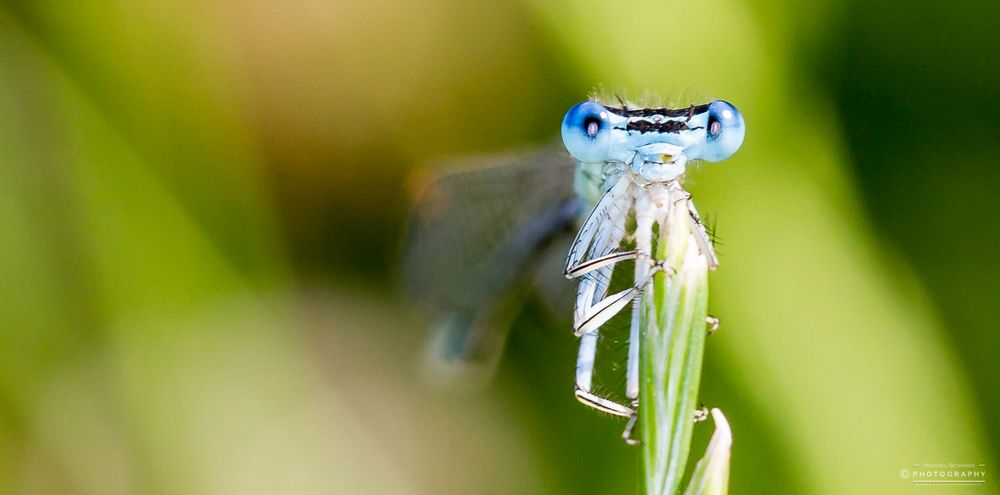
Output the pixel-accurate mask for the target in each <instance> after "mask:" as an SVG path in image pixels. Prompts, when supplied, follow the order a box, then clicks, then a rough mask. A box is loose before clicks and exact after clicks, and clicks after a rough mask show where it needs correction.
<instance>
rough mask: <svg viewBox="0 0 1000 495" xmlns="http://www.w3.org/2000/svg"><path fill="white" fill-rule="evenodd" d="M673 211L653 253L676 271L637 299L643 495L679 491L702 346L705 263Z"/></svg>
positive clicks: (681, 214) (659, 277) (682, 214)
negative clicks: (639, 340) (638, 301)
mask: <svg viewBox="0 0 1000 495" xmlns="http://www.w3.org/2000/svg"><path fill="white" fill-rule="evenodd" d="M674 210H675V211H674V212H673V213H672V214H671V215H670V217H671V220H670V221H669V222H667V228H661V229H660V230H661V234H660V236H659V237H658V238H657V240H656V244H655V246H654V253H653V254H654V257H655V258H656V259H657V260H664V261H666V262H667V263H666V265H667V266H669V267H672V268H673V270H672V271H669V273H666V272H660V273H657V274H656V275H655V276H654V278H653V283H652V290H647V291H646V292H645V293H644V295H643V298H642V301H641V303H640V304H641V305H642V307H641V313H640V325H641V328H642V338H641V344H640V345H641V348H640V384H641V387H640V397H639V404H640V411H639V422H640V423H639V424H640V428H641V430H642V433H641V437H642V454H641V455H642V465H643V469H644V477H645V491H644V493H646V494H647V495H667V494H674V493H679V490H680V486H681V481H682V477H683V476H684V470H685V466H686V465H687V459H688V454H689V451H690V448H691V434H692V432H693V429H694V421H693V418H694V412H695V408H696V407H697V400H698V387H699V383H700V381H701V365H702V357H703V354H704V350H705V335H706V328H705V317H706V315H707V307H708V266H707V263H706V261H705V258H704V257H703V256H702V255H701V254H700V252H699V251H698V246H697V244H696V242H695V241H694V240H693V238H692V235H691V232H690V229H689V227H688V221H687V218H686V215H687V211H686V209H685V208H683V207H681V206H677V207H675V208H674Z"/></svg>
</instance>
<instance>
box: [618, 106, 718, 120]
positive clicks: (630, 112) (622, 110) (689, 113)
mask: <svg viewBox="0 0 1000 495" xmlns="http://www.w3.org/2000/svg"><path fill="white" fill-rule="evenodd" d="M604 108H606V109H608V111H609V112H611V113H613V114H615V115H621V116H622V117H652V116H654V115H662V116H664V117H669V118H676V117H687V118H688V120H690V119H691V117H693V116H695V114H699V113H702V112H707V111H708V104H707V103H706V104H704V105H691V106H689V107H687V108H636V109H630V108H628V107H627V106H626V105H625V104H622V106H621V107H609V106H605V107H604Z"/></svg>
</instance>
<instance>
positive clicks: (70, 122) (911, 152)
mask: <svg viewBox="0 0 1000 495" xmlns="http://www.w3.org/2000/svg"><path fill="white" fill-rule="evenodd" d="M998 18H1000V4H998V3H996V2H985V1H973V0H958V1H950V2H944V1H941V0H930V1H928V2H921V3H919V4H914V3H911V2H903V1H900V0H876V2H875V3H872V2H861V1H859V0H849V1H847V2H831V1H827V0H812V1H806V2H789V1H777V0H760V1H757V2H750V3H742V2H737V1H734V0H707V1H701V2H664V1H656V2H654V1H651V0H640V1H637V2H630V3H629V4H628V5H621V4H616V3H611V2H597V1H594V0H581V1H570V0H553V1H544V2H543V1H539V0H526V1H524V2H519V3H507V2H499V3H496V4H493V3H485V2H483V3H474V2H460V1H457V0H445V1H438V2H432V1H429V0H415V1H412V2H401V1H383V2H360V3H354V2H350V3H347V2H336V1H334V2H321V1H318V0H296V1H292V2H277V1H273V0H264V1H260V2H249V3H248V2H233V1H214V2H213V1H209V2H193V1H188V0H180V1H174V2H165V1H159V0H151V1H146V2H139V1H128V0H120V1H109V0H95V1H92V2H78V3H72V2H57V1H53V0H39V1H32V2H27V1H6V2H2V3H0V273H2V274H3V275H2V277H0V280H2V282H0V493H59V494H64V493H81V494H115V493H163V494H167V493H171V494H172V493H184V494H192V493H205V494H219V493H240V494H247V493H345V494H354V493H392V494H397V493H428V494H430V493H433V494H438V493H496V494H507V493H519V494H529V493H574V494H581V493H635V492H637V491H638V489H639V485H640V483H641V476H642V473H641V470H640V467H639V463H638V449H635V448H629V447H627V446H625V445H624V444H623V443H622V442H621V440H620V439H619V434H620V431H621V429H622V427H623V424H622V423H620V422H618V421H617V420H615V419H612V418H609V417H607V416H602V415H599V414H595V413H594V412H593V411H591V410H589V409H587V408H585V407H583V406H581V405H579V404H578V403H576V402H575V401H574V400H573V395H572V383H573V381H572V375H573V366H574V355H575V345H576V341H575V339H574V338H573V337H572V334H571V332H570V330H569V326H568V317H569V313H567V314H566V315H560V316H559V317H557V318H553V317H552V316H551V315H549V314H547V312H546V310H545V308H544V307H543V305H542V304H540V303H538V302H536V301H531V302H529V304H528V305H527V306H526V307H525V308H524V309H523V310H522V311H521V313H520V314H519V315H518V317H517V318H516V323H515V327H514V329H513V331H512V333H511V341H510V343H509V344H508V346H507V353H506V355H505V357H504V360H503V362H502V363H501V365H500V372H499V377H498V379H497V381H496V382H495V383H494V384H493V385H491V386H490V387H489V388H488V389H487V390H486V391H485V392H484V393H482V394H478V395H471V396H452V395H448V394H442V393H439V392H435V391H434V390H432V389H429V388H427V387H425V386H424V385H423V384H422V383H420V381H419V379H418V373H417V372H416V371H415V370H416V359H417V358H416V355H417V354H418V351H419V349H420V346H421V342H422V339H423V336H424V323H423V322H422V321H421V320H420V318H418V317H417V314H416V313H415V312H414V311H412V310H411V308H409V306H408V304H407V301H405V300H402V298H400V297H399V295H398V294H397V292H396V291H395V266H396V263H397V261H396V259H397V254H398V249H399V246H400V243H401V242H402V241H401V239H402V235H403V231H404V225H405V221H406V220H405V217H406V208H407V201H408V196H407V194H408V189H409V186H410V184H408V177H410V176H411V175H412V173H413V172H414V171H415V170H416V169H418V168H420V167H424V166H426V164H427V163H432V160H433V159H435V158H439V157H443V156H450V155H456V154H464V153H478V152H487V151H503V150H507V149H511V148H514V147H518V146H531V145H535V144H540V143H545V142H548V141H549V140H551V139H554V138H555V136H556V135H557V134H558V125H559V122H560V119H561V118H562V114H563V112H564V111H565V110H566V109H568V108H569V107H570V106H571V105H572V104H573V103H576V102H578V101H580V100H582V99H583V98H585V95H586V94H587V93H588V92H589V91H591V90H592V89H594V88H596V87H602V88H605V89H607V90H611V91H620V92H622V93H623V94H641V93H643V92H647V91H649V92H652V93H655V94H660V95H662V96H664V97H665V98H666V99H668V100H669V99H672V98H674V99H678V97H677V96H676V95H678V94H685V95H694V96H688V97H687V98H697V99H704V98H723V99H726V100H728V101H731V102H733V103H734V104H735V105H736V106H738V107H739V108H740V110H741V111H742V112H743V114H744V116H745V117H746V120H747V126H748V130H747V138H746V142H745V144H744V148H743V149H742V150H741V151H740V152H739V153H738V154H737V155H735V156H734V157H733V158H732V159H730V160H728V161H727V162H725V163H724V164H719V165H711V164H706V165H703V166H697V167H692V168H691V169H690V170H689V174H688V176H689V180H688V183H687V184H686V187H687V188H688V189H689V190H690V191H691V192H692V193H693V195H694V198H695V202H696V204H697V205H698V208H699V210H700V211H701V212H702V213H703V214H707V215H705V216H707V217H709V218H711V219H714V220H715V221H716V223H717V226H718V235H719V237H720V238H721V245H720V249H719V250H720V259H721V266H720V268H719V270H717V271H716V272H713V273H712V274H710V276H709V285H710V286H711V288H712V292H711V299H710V303H709V312H710V313H712V314H714V315H718V316H719V317H720V318H721V320H722V327H721V329H720V331H719V332H717V333H716V334H714V335H713V336H712V337H711V338H710V339H707V341H706V344H705V357H704V367H705V369H704V375H703V377H702V383H701V396H700V397H699V400H700V401H702V402H704V403H705V404H706V405H708V406H709V407H718V408H720V409H721V410H723V411H724V412H725V414H726V418H728V420H729V422H730V423H731V425H732V431H733V450H732V457H731V460H730V464H729V466H730V467H729V470H730V480H729V488H730V489H731V490H730V491H731V493H831V494H841V493H910V492H911V491H913V490H915V488H914V486H913V484H912V483H911V482H909V481H908V480H904V479H901V477H900V470H901V469H903V468H907V467H909V466H912V465H913V464H915V463H923V462H934V463H981V464H985V465H986V469H987V470H988V472H989V475H988V478H987V479H988V481H987V483H986V484H985V486H983V487H979V488H982V489H984V490H987V491H989V492H993V493H997V485H996V482H995V481H994V479H995V472H992V470H993V469H995V468H996V466H998V464H997V460H998V459H1000V421H997V417H996V411H998V410H1000V389H998V387H997V383H996V377H997V376H1000V360H998V359H996V352H997V349H1000V332H997V323H996V322H998V321H1000V305H997V304H996V301H997V298H998V295H1000V258H997V257H995V256H992V255H993V253H994V251H995V250H996V249H995V248H996V247H997V246H1000V229H996V228H994V226H995V225H996V224H997V223H998V222H1000V201H997V193H996V191H998V190H1000V174H998V172H997V171H998V170H1000V168H998V166H1000V157H998V153H997V151H996V149H995V145H996V137H997V136H1000V123H998V120H997V119H996V115H998V112H1000V91H998V89H997V88H1000V62H998V58H997V57H996V56H995V54H994V53H993V52H994V51H995V49H994V48H993V47H995V46H996V44H997V42H998V41H1000V34H998V31H997V29H996V19H998ZM681 103H682V104H686V103H688V101H687V100H686V99H684V101H681ZM711 428H712V426H711V423H710V422H706V423H699V424H698V425H696V426H695V433H694V446H693V447H692V452H694V453H696V454H695V455H692V456H691V457H692V460H693V459H694V458H697V457H698V456H700V455H701V453H702V452H704V451H705V445H706V444H707V442H708V438H709V436H710V435H711ZM692 464H693V462H692ZM980 491H982V490H980Z"/></svg>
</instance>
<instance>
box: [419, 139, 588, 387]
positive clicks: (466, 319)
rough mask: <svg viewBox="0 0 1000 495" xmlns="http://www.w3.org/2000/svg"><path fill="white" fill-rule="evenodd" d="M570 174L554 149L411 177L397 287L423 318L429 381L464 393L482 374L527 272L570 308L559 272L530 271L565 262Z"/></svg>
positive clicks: (493, 360)
mask: <svg viewBox="0 0 1000 495" xmlns="http://www.w3.org/2000/svg"><path fill="white" fill-rule="evenodd" d="M573 168H574V161H573V159H572V158H571V157H570V156H569V155H568V154H567V153H566V151H565V150H564V149H563V148H562V147H561V146H558V145H555V144H553V145H550V146H547V147H542V148H540V149H537V150H532V151H523V152H518V153H507V154H502V155H493V156H482V157H477V158H471V159H469V158H465V159H461V160H455V161H453V162H451V163H445V164H441V166H439V167H435V169H439V170H442V171H443V172H441V173H438V174H433V173H426V174H421V175H422V176H418V177H417V178H416V179H415V181H414V182H416V184H415V185H414V189H415V193H414V200H415V201H414V209H413V212H412V218H411V221H410V231H409V235H408V238H407V241H406V245H405V251H404V258H403V285H404V289H405V291H406V293H407V295H408V297H409V298H411V299H412V300H414V301H417V302H418V303H419V304H420V305H421V306H422V307H423V308H425V310H426V312H427V313H428V315H427V316H428V318H429V319H430V320H431V326H432V328H431V337H430V339H429V341H428V344H427V347H426V349H425V353H426V354H425V360H424V361H425V365H426V369H425V371H428V372H429V373H430V374H431V376H430V379H431V380H432V381H434V382H435V383H436V384H438V385H443V386H445V387H449V388H466V387H470V386H475V385H478V384H482V383H484V382H485V381H486V380H488V379H489V378H490V376H491V375H492V373H493V370H494V368H495V366H496V364H497V361H498V359H499V357H500V354H501V352H502V349H503V346H504V342H505V340H506V335H507V331H508V328H509V326H510V322H511V318H512V317H513V315H514V314H515V312H516V306H517V305H518V303H519V301H521V300H522V298H523V296H524V294H525V293H526V291H528V290H530V289H531V287H532V286H536V285H538V284H536V282H538V277H536V275H539V276H540V277H541V279H542V280H541V284H540V285H541V287H542V288H543V289H545V292H546V293H547V294H548V295H549V297H550V299H556V300H564V301H566V302H567V303H569V305H571V304H572V303H571V299H570V297H571V296H570V291H567V290H566V289H570V290H571V287H570V286H569V284H566V283H565V282H566V281H565V279H562V280H559V279H561V278H562V277H561V273H559V271H558V269H555V270H550V271H551V272H552V273H549V274H548V276H547V277H546V276H545V274H536V268H537V267H538V266H540V265H551V263H547V262H546V261H545V260H546V259H551V258H552V256H551V255H550V256H544V254H546V253H554V254H556V256H558V257H560V258H562V257H564V256H565V250H564V249H565V246H567V245H568V244H567V243H568V240H569V239H571V238H572V235H573V232H574V226H575V220H576V219H577V217H578V216H579V215H580V212H581V202H580V200H579V199H578V198H576V196H575V194H574V190H573ZM556 249H558V251H561V253H557V252H554V250H556ZM555 304H557V305H558V304H559V303H555Z"/></svg>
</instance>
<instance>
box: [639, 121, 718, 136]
mask: <svg viewBox="0 0 1000 495" xmlns="http://www.w3.org/2000/svg"><path fill="white" fill-rule="evenodd" d="M694 129H701V127H700V126H699V127H688V125H687V122H686V121H683V120H664V121H662V122H650V121H648V120H630V121H629V122H628V124H626V125H625V130H626V131H636V132H639V133H640V134H645V133H647V132H659V133H670V134H677V133H679V132H681V131H691V130H694Z"/></svg>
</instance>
